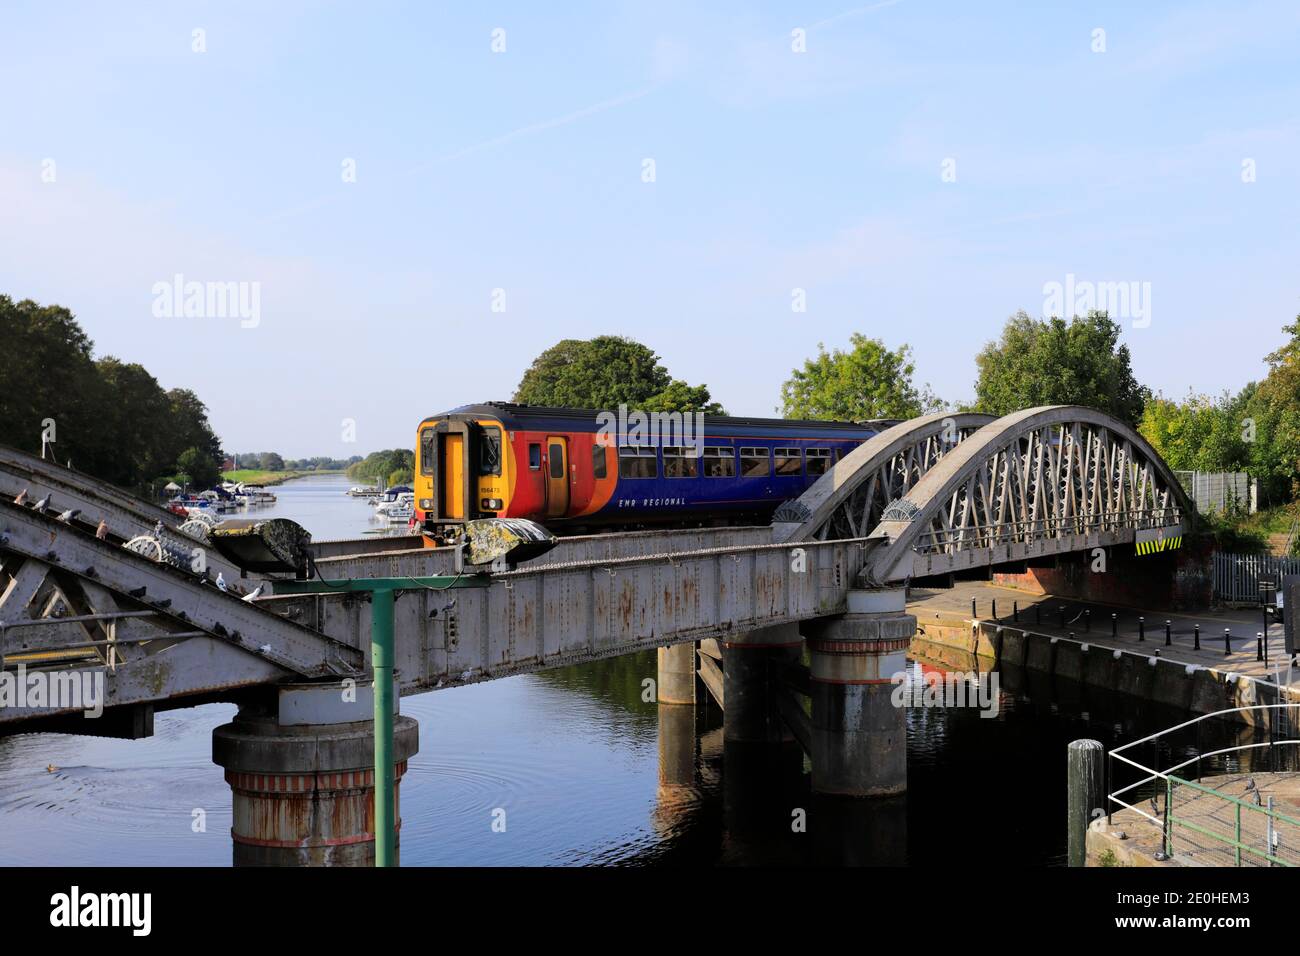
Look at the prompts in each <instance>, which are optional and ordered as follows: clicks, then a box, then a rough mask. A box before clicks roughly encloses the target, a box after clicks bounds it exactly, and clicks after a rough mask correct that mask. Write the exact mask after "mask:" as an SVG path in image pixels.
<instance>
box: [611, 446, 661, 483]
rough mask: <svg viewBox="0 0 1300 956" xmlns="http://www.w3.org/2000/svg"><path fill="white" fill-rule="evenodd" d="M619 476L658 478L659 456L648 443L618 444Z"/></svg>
mask: <svg viewBox="0 0 1300 956" xmlns="http://www.w3.org/2000/svg"><path fill="white" fill-rule="evenodd" d="M618 476H619V477H620V478H658V477H659V458H658V456H657V455H656V454H655V450H654V448H653V447H652V446H650V445H619V446H618Z"/></svg>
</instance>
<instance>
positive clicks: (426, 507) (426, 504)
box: [420, 498, 433, 511]
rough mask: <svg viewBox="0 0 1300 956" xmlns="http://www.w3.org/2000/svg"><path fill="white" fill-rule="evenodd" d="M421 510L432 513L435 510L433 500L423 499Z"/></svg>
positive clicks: (421, 500)
mask: <svg viewBox="0 0 1300 956" xmlns="http://www.w3.org/2000/svg"><path fill="white" fill-rule="evenodd" d="M420 510H421V511H432V510H433V499H432V498H421V499H420Z"/></svg>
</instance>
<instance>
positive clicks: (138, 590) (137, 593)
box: [126, 585, 149, 599]
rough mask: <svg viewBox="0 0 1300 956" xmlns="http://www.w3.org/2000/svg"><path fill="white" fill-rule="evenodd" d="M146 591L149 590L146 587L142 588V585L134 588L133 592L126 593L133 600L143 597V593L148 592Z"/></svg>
mask: <svg viewBox="0 0 1300 956" xmlns="http://www.w3.org/2000/svg"><path fill="white" fill-rule="evenodd" d="M148 590H149V589H148V588H147V587H144V586H143V585H141V586H140V587H138V588H136V589H135V590H133V591H127V592H126V593H127V594H129V595H131V597H133V598H136V599H139V598H142V597H144V596H145V592H146V591H148Z"/></svg>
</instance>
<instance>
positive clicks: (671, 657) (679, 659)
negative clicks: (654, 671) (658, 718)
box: [655, 641, 696, 704]
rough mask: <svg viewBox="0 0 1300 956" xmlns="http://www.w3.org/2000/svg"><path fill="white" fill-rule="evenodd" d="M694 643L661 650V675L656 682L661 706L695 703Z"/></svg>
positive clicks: (659, 655)
mask: <svg viewBox="0 0 1300 956" xmlns="http://www.w3.org/2000/svg"><path fill="white" fill-rule="evenodd" d="M695 648H696V644H695V642H694V641H687V642H685V643H683V644H674V645H673V646H672V647H661V648H659V654H658V657H659V674H658V679H657V680H656V682H655V687H656V696H657V699H658V701H659V703H660V704H694V703H695Z"/></svg>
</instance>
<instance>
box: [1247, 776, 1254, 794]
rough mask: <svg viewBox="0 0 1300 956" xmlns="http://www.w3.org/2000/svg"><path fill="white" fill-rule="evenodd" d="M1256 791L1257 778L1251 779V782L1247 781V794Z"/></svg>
mask: <svg viewBox="0 0 1300 956" xmlns="http://www.w3.org/2000/svg"><path fill="white" fill-rule="evenodd" d="M1254 789H1255V778H1254V777H1251V778H1250V779H1249V780H1247V781H1246V792H1247V793H1249V792H1250V791H1251V790H1254Z"/></svg>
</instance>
